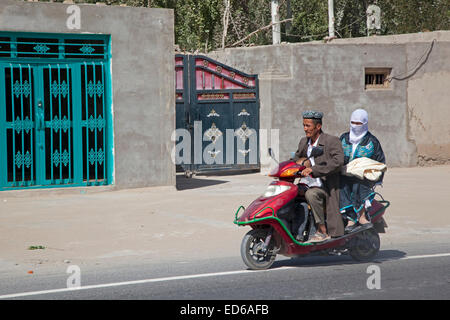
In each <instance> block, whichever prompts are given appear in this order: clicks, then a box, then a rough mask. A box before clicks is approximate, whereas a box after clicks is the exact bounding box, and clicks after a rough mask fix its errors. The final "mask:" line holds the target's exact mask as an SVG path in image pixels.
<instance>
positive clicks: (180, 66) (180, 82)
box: [175, 55, 185, 100]
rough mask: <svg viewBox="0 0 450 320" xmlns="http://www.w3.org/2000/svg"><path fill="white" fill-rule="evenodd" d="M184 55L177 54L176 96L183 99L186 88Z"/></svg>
mask: <svg viewBox="0 0 450 320" xmlns="http://www.w3.org/2000/svg"><path fill="white" fill-rule="evenodd" d="M184 59H185V58H184V56H179V55H177V56H175V90H176V94H175V98H176V99H177V100H183V93H184V92H183V89H184Z"/></svg>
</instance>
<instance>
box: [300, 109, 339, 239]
mask: <svg viewBox="0 0 450 320" xmlns="http://www.w3.org/2000/svg"><path fill="white" fill-rule="evenodd" d="M302 115H303V130H304V131H305V135H306V137H303V138H302V139H300V142H299V144H298V149H297V151H296V153H295V156H294V158H293V160H294V161H296V162H297V163H298V164H303V162H304V161H305V160H304V159H305V158H309V161H310V163H311V167H308V168H306V169H304V170H303V171H302V173H301V176H302V177H303V178H305V179H309V181H307V184H308V185H309V188H308V190H307V191H306V192H305V198H306V201H307V202H308V204H309V205H310V207H311V211H312V212H313V215H314V219H315V222H316V224H317V228H316V229H317V231H316V233H315V234H314V235H312V236H311V237H310V239H309V240H308V242H313V243H314V242H322V241H326V240H329V239H330V238H331V237H333V238H336V237H340V236H342V235H344V223H343V221H342V217H341V215H340V214H339V185H340V181H339V179H340V169H341V167H342V166H343V164H344V152H343V150H342V144H341V141H340V140H339V138H338V137H335V136H332V135H329V134H326V133H324V132H323V131H322V118H323V113H322V112H318V111H306V112H303V114H302ZM314 147H316V148H322V150H323V153H322V155H320V156H317V157H310V155H311V151H312V149H313V148H314ZM307 177H312V178H313V179H311V178H307ZM325 211H326V212H325Z"/></svg>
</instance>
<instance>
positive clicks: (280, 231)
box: [234, 149, 389, 270]
mask: <svg viewBox="0 0 450 320" xmlns="http://www.w3.org/2000/svg"><path fill="white" fill-rule="evenodd" d="M269 154H271V156H272V157H273V155H272V153H271V150H270V149H269ZM273 158H274V157H273ZM303 169H305V166H302V165H299V164H296V163H295V162H294V161H291V160H289V161H284V162H281V163H279V164H278V167H277V168H275V169H274V170H272V171H271V173H270V174H269V176H271V177H274V178H275V179H276V180H275V181H273V182H272V183H271V184H270V185H269V186H268V188H267V190H266V192H265V193H264V194H263V195H262V196H260V197H259V198H258V199H256V200H255V201H253V202H252V203H251V204H250V206H248V207H247V208H244V207H243V206H241V207H239V209H238V210H237V212H236V215H235V220H234V223H235V224H237V225H238V226H247V225H248V226H250V227H251V228H252V230H250V231H249V232H248V233H247V234H246V235H245V236H244V238H243V240H242V244H241V256H242V259H243V261H244V263H245V264H246V265H247V266H248V267H249V268H250V269H254V270H261V269H267V268H269V267H270V266H271V265H272V264H273V262H274V261H275V257H276V255H277V254H281V255H284V256H288V257H296V256H306V255H310V254H326V255H341V254H350V256H351V257H352V258H353V259H355V260H357V261H369V260H371V259H372V258H373V257H374V256H375V255H376V254H377V253H378V251H379V249H380V237H379V235H378V233H384V232H385V228H386V227H387V225H386V222H385V221H384V219H383V215H384V213H385V211H386V208H387V207H388V206H389V201H386V200H384V199H383V197H382V196H381V195H380V194H379V193H375V194H376V195H378V196H379V197H380V198H381V199H378V200H377V199H374V200H373V201H372V206H371V208H370V210H369V212H368V214H369V215H370V220H371V222H372V224H371V225H368V226H364V225H361V226H358V227H357V228H355V229H354V230H353V231H352V232H351V233H348V234H345V235H343V236H341V237H338V238H331V239H330V240H326V241H323V242H318V243H317V242H316V243H309V242H308V239H309V236H310V235H313V234H314V233H315V231H316V230H315V223H314V217H313V215H312V212H311V209H310V207H309V206H308V204H307V203H306V200H305V198H304V197H303V196H299V194H298V188H299V186H297V185H296V184H294V181H295V179H296V178H299V177H300V173H301V171H302V170H303ZM300 187H301V188H307V186H305V185H300ZM242 210H244V212H243V213H242V214H241V215H240V216H239V213H240V212H241V211H242ZM344 223H346V221H345V222H344Z"/></svg>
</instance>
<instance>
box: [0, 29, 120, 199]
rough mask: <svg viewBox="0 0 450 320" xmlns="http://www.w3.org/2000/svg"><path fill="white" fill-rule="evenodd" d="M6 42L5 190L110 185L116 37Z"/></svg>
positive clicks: (1, 107)
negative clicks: (111, 40)
mask: <svg viewBox="0 0 450 320" xmlns="http://www.w3.org/2000/svg"><path fill="white" fill-rule="evenodd" d="M0 40H1V41H0V189H3V190H8V189H12V188H29V187H43V186H87V185H106V184H110V183H111V182H112V168H111V165H110V164H112V135H111V133H112V119H111V118H112V117H111V99H110V85H109V84H110V73H109V70H110V68H109V38H105V37H100V38H95V39H93V38H90V37H87V36H83V37H82V38H81V37H79V36H74V35H70V36H68V35H66V36H61V35H42V34H39V37H36V35H34V34H26V35H24V34H20V35H18V34H14V33H7V34H5V36H3V34H2V37H0ZM3 48H6V50H4V51H2V50H3ZM5 51H6V52H5Z"/></svg>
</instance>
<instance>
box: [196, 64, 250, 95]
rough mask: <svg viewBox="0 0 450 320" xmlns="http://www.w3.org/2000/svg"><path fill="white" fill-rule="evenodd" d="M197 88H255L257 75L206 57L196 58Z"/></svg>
mask: <svg viewBox="0 0 450 320" xmlns="http://www.w3.org/2000/svg"><path fill="white" fill-rule="evenodd" d="M195 76H196V89H197V90H239V89H254V88H255V87H256V77H255V76H248V75H246V74H244V73H241V72H239V71H237V70H234V69H232V68H230V67H227V66H224V65H222V64H219V63H216V62H214V61H212V60H209V59H206V58H205V57H197V58H196V59H195Z"/></svg>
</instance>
